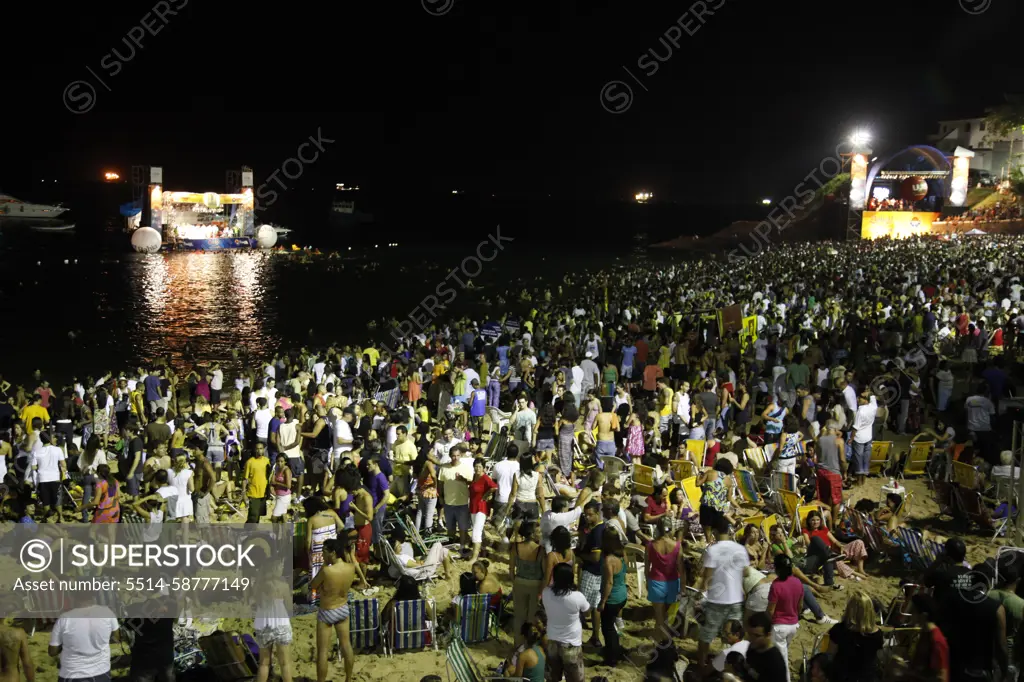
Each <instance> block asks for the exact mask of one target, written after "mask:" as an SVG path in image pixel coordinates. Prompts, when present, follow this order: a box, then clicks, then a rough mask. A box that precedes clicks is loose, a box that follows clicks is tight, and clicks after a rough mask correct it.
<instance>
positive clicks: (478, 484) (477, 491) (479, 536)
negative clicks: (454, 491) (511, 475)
mask: <svg viewBox="0 0 1024 682" xmlns="http://www.w3.org/2000/svg"><path fill="white" fill-rule="evenodd" d="M497 489H498V484H497V483H495V482H494V481H492V480H491V477H490V476H488V475H487V474H486V473H484V460H483V459H480V458H478V459H476V460H474V462H473V482H472V483H470V484H469V515H470V517H471V518H472V519H473V538H472V539H473V557H472V558H471V559H470V562H469V563H471V564H472V563H474V562H476V560H477V558H478V557H479V556H480V546H481V545H482V544H483V541H484V523H485V522H486V521H487V501H488V500H490V499H491V498H492V497H493V496H494V491H495V490H497Z"/></svg>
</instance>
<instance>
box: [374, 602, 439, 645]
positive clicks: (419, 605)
mask: <svg viewBox="0 0 1024 682" xmlns="http://www.w3.org/2000/svg"><path fill="white" fill-rule="evenodd" d="M431 613H433V614H435V617H436V614H437V612H436V610H435V603H434V600H433V599H412V600H409V601H399V602H394V603H393V604H392V605H391V618H390V621H391V622H390V625H389V627H388V629H387V630H385V631H384V651H385V653H386V654H387V655H389V656H393V655H394V653H395V652H396V651H406V650H409V649H425V648H427V647H433V648H434V650H435V651H436V650H437V633H436V632H435V630H434V620H433V619H432V618H431V616H430V614H431Z"/></svg>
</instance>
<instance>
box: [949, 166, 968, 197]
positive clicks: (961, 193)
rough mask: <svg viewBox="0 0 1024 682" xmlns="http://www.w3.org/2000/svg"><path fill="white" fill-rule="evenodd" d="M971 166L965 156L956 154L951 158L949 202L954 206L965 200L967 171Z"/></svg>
mask: <svg viewBox="0 0 1024 682" xmlns="http://www.w3.org/2000/svg"><path fill="white" fill-rule="evenodd" d="M970 168H971V160H970V159H969V158H968V157H966V156H957V157H955V158H954V159H953V182H951V183H950V193H949V203H951V204H953V205H954V206H963V205H964V203H965V202H966V201H967V189H968V185H967V183H968V177H967V176H968V172H969V171H970Z"/></svg>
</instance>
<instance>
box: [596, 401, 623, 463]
mask: <svg viewBox="0 0 1024 682" xmlns="http://www.w3.org/2000/svg"><path fill="white" fill-rule="evenodd" d="M606 407H607V408H609V409H607V410H605V411H604V412H601V414H599V415H597V447H596V448H595V450H594V455H595V456H597V457H614V456H615V432H616V431H618V430H619V415H617V414H615V413H614V412H612V411H611V409H610V408H611V401H609V402H608V405H606ZM598 461H601V460H598Z"/></svg>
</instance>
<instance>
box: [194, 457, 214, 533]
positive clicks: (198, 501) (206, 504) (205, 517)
mask: <svg viewBox="0 0 1024 682" xmlns="http://www.w3.org/2000/svg"><path fill="white" fill-rule="evenodd" d="M190 449H191V450H192V462H193V463H194V464H195V479H194V486H195V493H194V494H193V502H195V514H196V523H210V513H211V511H212V508H213V494H212V493H213V484H214V483H216V481H217V474H216V472H214V470H213V465H212V464H210V460H208V459H206V443H204V442H203V441H201V440H199V439H196V440H195V441H193V442H192V443H191V444H190Z"/></svg>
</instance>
